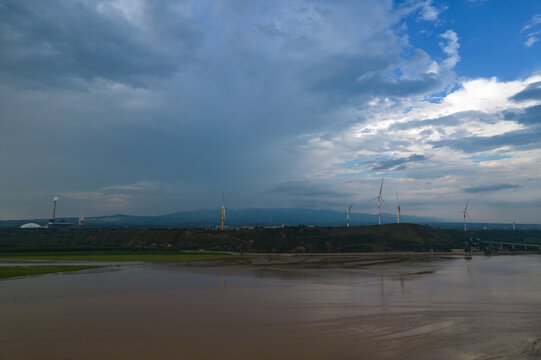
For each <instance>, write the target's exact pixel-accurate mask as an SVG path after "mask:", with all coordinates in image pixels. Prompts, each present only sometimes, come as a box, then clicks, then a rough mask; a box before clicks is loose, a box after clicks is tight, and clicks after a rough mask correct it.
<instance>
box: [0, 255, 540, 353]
mask: <svg viewBox="0 0 541 360" xmlns="http://www.w3.org/2000/svg"><path fill="white" fill-rule="evenodd" d="M293 259H294V260H291V259H289V260H287V261H286V262H283V261H276V260H269V259H266V258H264V257H258V258H256V259H253V260H251V261H244V262H242V263H221V262H206V263H191V264H182V263H136V264H133V263H132V264H124V265H119V266H110V267H108V268H105V269H99V270H89V271H82V272H77V273H64V274H50V275H43V276H36V277H29V278H18V279H8V280H2V281H0V324H1V325H0V359H2V360H11V359H55V360H59V359H278V358H281V359H376V360H377V359H431V360H437V359H483V360H487V359H541V256H539V255H518V256H493V257H485V256H474V257H473V258H472V259H465V258H460V257H455V258H445V257H422V258H419V257H409V258H396V259H395V258H388V257H387V258H355V257H351V258H349V257H348V258H326V259H322V258H318V257H310V258H293Z"/></svg>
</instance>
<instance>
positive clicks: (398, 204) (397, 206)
mask: <svg viewBox="0 0 541 360" xmlns="http://www.w3.org/2000/svg"><path fill="white" fill-rule="evenodd" d="M396 215H397V220H398V223H399V224H400V200H399V199H398V191H397V192H396Z"/></svg>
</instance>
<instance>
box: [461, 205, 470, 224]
mask: <svg viewBox="0 0 541 360" xmlns="http://www.w3.org/2000/svg"><path fill="white" fill-rule="evenodd" d="M469 203H470V201H469V200H468V201H466V207H465V208H464V211H463V212H462V213H463V215H464V232H466V231H467V228H466V216H468V217H470V215H469V214H468V212H467V210H468V204H469Z"/></svg>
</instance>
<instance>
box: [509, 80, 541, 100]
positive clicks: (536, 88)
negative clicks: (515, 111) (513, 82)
mask: <svg viewBox="0 0 541 360" xmlns="http://www.w3.org/2000/svg"><path fill="white" fill-rule="evenodd" d="M510 99H511V100H513V101H525V100H541V81H539V82H535V83H533V84H530V85H528V86H527V87H526V89H524V90H522V91H521V92H519V93H517V94H515V95H513V96H511V98H510Z"/></svg>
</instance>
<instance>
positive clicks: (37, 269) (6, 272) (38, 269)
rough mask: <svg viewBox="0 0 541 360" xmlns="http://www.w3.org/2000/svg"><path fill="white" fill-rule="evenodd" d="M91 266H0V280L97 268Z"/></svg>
mask: <svg viewBox="0 0 541 360" xmlns="http://www.w3.org/2000/svg"><path fill="white" fill-rule="evenodd" d="M99 267H100V266H91V265H55V266H0V279H6V278H11V277H20V276H31V275H41V274H51V273H57V272H66V271H78V270H88V269H95V268H99Z"/></svg>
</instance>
